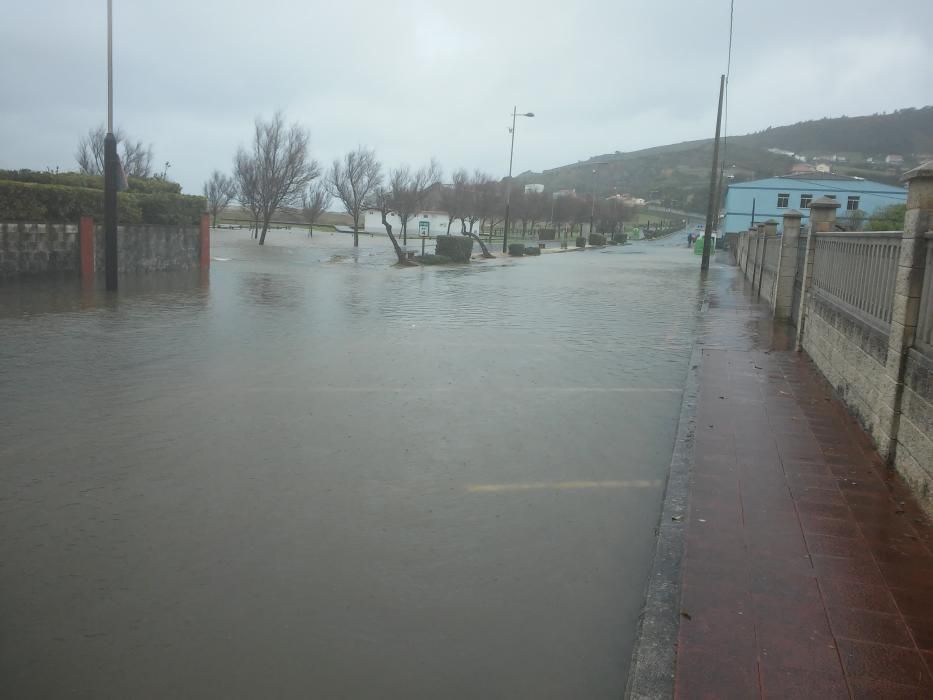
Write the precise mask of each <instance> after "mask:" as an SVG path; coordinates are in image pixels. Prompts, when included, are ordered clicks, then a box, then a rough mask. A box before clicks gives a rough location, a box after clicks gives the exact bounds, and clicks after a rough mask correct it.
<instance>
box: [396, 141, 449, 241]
mask: <svg viewBox="0 0 933 700" xmlns="http://www.w3.org/2000/svg"><path fill="white" fill-rule="evenodd" d="M440 181H441V166H440V165H438V163H437V161H435V160H434V159H433V158H432V159H431V162H430V164H429V165H426V166H424V167H422V168H419V169H418V170H416V171H414V172H412V171H411V169H410V168H409V167H408V166H407V165H405V166H402V167H401V168H398V169H396V170H393V171H392V173H391V174H390V175H389V190H390V192H391V197H392V204H393V207H394V210H395V213H396V214H397V215H398V218H399V221H401V225H402V243H403V244H407V243H408V222H409V220H410V219H411V217H413V216H415V214H416V213H417V212H418V210H419V209H421V208H422V207H423V206H424V200H425V198H426V197H427V195H428V192H430V191H431V189H432V188H433V187H435V186H436V185H437V184H438V183H439V182H440Z"/></svg>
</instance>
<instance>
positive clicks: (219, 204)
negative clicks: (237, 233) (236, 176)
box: [204, 170, 236, 227]
mask: <svg viewBox="0 0 933 700" xmlns="http://www.w3.org/2000/svg"><path fill="white" fill-rule="evenodd" d="M234 197H236V183H235V182H234V181H233V178H232V177H230V176H228V175H224V174H223V173H221V172H220V171H219V170H215V171H214V172H213V173H211V178H210V179H209V180H208V181H207V182H205V183H204V199H206V200H207V211H208V212H210V214H211V219H212V220H213V225H214V226H215V227H216V226H217V217H218V216H220V213H221V212H222V211H223V210H224V209H226V208H227V205H228V204H230V200H232V199H233V198H234Z"/></svg>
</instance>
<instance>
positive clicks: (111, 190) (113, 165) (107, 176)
mask: <svg viewBox="0 0 933 700" xmlns="http://www.w3.org/2000/svg"><path fill="white" fill-rule="evenodd" d="M104 268H105V270H106V277H107V291H108V292H115V291H116V290H117V139H116V137H115V136H114V135H113V0H107V136H105V137H104Z"/></svg>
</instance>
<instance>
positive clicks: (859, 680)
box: [675, 283, 933, 700]
mask: <svg viewBox="0 0 933 700" xmlns="http://www.w3.org/2000/svg"><path fill="white" fill-rule="evenodd" d="M737 284H738V283H737ZM713 307H714V308H712V309H711V311H710V313H709V314H708V316H709V318H708V320H707V328H706V335H705V337H704V341H703V342H705V343H706V344H705V346H704V347H705V348H706V349H705V350H704V351H703V360H702V364H701V367H700V370H699V372H700V374H699V383H700V397H699V405H698V408H697V420H696V438H695V451H694V462H693V474H692V482H691V489H690V506H689V516H688V523H687V528H686V551H685V555H684V560H683V570H682V571H683V588H682V604H681V609H682V617H681V624H680V633H679V642H678V647H677V665H676V681H675V695H676V697H678V698H741V699H745V698H757V697H769V698H820V699H821V700H830V699H831V698H850V697H852V698H933V676H931V668H933V529H931V528H930V527H929V525H928V521H927V520H926V519H925V518H924V517H923V515H922V514H921V511H920V508H919V507H918V506H917V504H916V502H915V501H914V500H913V499H912V497H911V496H910V494H909V492H908V491H907V489H906V487H905V486H904V485H903V484H902V482H901V481H900V479H899V478H898V477H896V476H895V475H894V474H892V473H891V472H890V471H889V470H887V469H886V468H885V467H884V465H883V463H882V462H881V460H880V458H879V457H878V455H877V453H876V452H875V451H874V450H873V448H872V447H871V444H870V442H869V440H868V438H867V436H866V435H865V434H864V433H863V432H862V430H861V429H860V428H859V426H858V425H857V424H856V423H855V422H854V421H853V420H852V418H851V417H850V416H849V414H848V413H847V412H846V409H845V407H844V406H842V405H841V404H840V403H839V402H838V401H837V400H836V399H835V398H834V397H833V394H832V390H831V388H830V387H829V386H828V385H827V384H826V383H825V381H824V380H823V379H822V376H821V375H820V374H819V372H818V371H817V370H816V369H815V367H813V365H812V364H811V363H810V361H809V359H808V358H807V356H806V355H805V354H802V353H801V354H798V353H794V352H788V351H785V350H779V349H775V350H768V349H767V348H768V347H773V345H774V344H773V343H772V340H773V339H772V337H771V334H772V332H773V330H772V328H771V325H770V322H766V321H764V320H763V319H764V318H765V317H764V314H763V313H762V310H761V309H760V308H759V307H758V306H757V305H755V304H752V303H750V302H749V301H748V298H747V297H744V296H743V292H742V290H741V289H738V288H736V289H734V290H732V291H731V292H727V293H724V294H722V295H721V298H719V299H718V300H716V299H715V298H714V301H713ZM762 338H764V340H762ZM723 339H725V340H723ZM780 340H781V339H780V338H778V342H777V345H778V346H781V344H782V343H781V342H780ZM717 346H718V347H717ZM756 346H757V348H756ZM785 347H786V346H785Z"/></svg>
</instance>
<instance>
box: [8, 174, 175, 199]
mask: <svg viewBox="0 0 933 700" xmlns="http://www.w3.org/2000/svg"><path fill="white" fill-rule="evenodd" d="M0 180H9V181H11V182H31V183H34V184H36V185H61V186H63V187H85V188H87V189H92V190H102V189H104V178H103V176H102V175H86V174H85V173H48V172H45V173H43V172H39V171H37V170H0ZM127 185H128V190H127V191H128V192H138V193H140V194H181V185H179V184H178V183H177V182H170V181H169V180H163V179H162V178H158V177H129V178H127Z"/></svg>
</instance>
